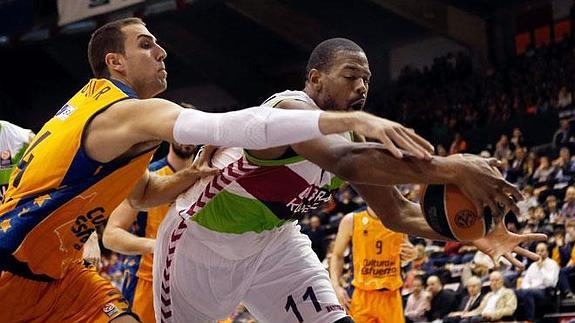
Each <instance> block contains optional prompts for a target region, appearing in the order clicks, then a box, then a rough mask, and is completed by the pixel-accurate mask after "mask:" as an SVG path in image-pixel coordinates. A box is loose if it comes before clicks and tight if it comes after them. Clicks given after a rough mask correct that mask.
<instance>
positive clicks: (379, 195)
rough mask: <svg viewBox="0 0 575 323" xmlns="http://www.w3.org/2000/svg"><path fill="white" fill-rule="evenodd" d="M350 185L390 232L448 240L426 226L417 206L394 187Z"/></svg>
mask: <svg viewBox="0 0 575 323" xmlns="http://www.w3.org/2000/svg"><path fill="white" fill-rule="evenodd" d="M352 185H353V187H354V188H355V189H356V190H357V192H358V193H359V194H361V196H362V197H363V199H364V200H365V202H366V203H367V205H369V207H370V208H371V209H372V210H373V211H374V212H375V214H377V216H378V217H379V219H380V220H381V222H383V224H384V225H385V226H386V227H387V228H389V229H390V230H393V231H396V232H403V233H406V234H410V235H415V236H419V237H423V238H427V239H432V240H449V239H448V238H446V237H444V236H442V235H440V234H439V233H437V232H435V231H434V230H433V229H432V228H431V227H430V226H429V224H427V221H426V220H425V218H424V217H423V213H422V212H421V207H420V206H419V205H418V204H416V203H413V202H410V201H408V200H406V199H405V198H404V197H403V196H401V194H400V193H399V192H398V191H397V189H395V188H394V187H392V186H373V185H362V184H355V183H354V184H352Z"/></svg>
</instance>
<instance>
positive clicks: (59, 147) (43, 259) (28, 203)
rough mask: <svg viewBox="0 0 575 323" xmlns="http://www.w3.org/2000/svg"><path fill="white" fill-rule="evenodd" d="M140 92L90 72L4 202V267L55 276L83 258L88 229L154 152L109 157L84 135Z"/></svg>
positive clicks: (41, 137) (32, 150)
mask: <svg viewBox="0 0 575 323" xmlns="http://www.w3.org/2000/svg"><path fill="white" fill-rule="evenodd" d="M134 98H137V95H136V93H135V92H134V91H133V90H132V89H131V88H129V87H127V86H126V85H124V84H122V83H120V82H118V81H115V80H107V79H91V80H90V81H89V82H88V84H86V85H85V86H84V87H83V88H82V89H81V90H80V91H79V92H78V93H76V94H75V95H74V96H73V97H72V98H71V99H70V100H69V101H68V102H67V103H66V104H65V105H64V106H63V107H62V108H61V109H60V110H59V111H58V112H57V113H56V115H55V116H54V117H53V118H52V119H50V120H49V121H48V122H47V123H46V124H45V125H44V126H43V127H42V129H41V130H40V131H39V132H38V134H37V135H36V137H35V138H34V140H33V141H32V142H31V144H30V146H29V147H28V149H27V150H26V152H25V153H24V156H23V157H22V159H21V160H20V162H19V164H18V166H17V167H16V169H15V171H14V172H13V173H12V175H11V177H10V182H9V186H8V191H7V192H6V196H5V201H4V203H3V204H2V205H1V206H0V270H1V271H9V272H12V273H14V274H16V275H20V276H23V277H27V278H30V279H34V280H52V279H58V278H61V277H63V276H64V275H65V273H66V270H67V268H68V266H69V265H70V264H73V263H74V262H77V261H78V259H80V258H81V256H82V249H83V245H84V243H85V242H86V240H87V239H88V237H89V236H90V234H91V233H92V232H93V231H94V230H96V229H99V228H102V227H103V226H104V225H105V222H106V219H107V218H108V217H109V215H110V213H111V211H112V210H114V209H115V208H116V206H118V205H119V204H120V203H121V202H122V200H124V199H125V198H126V197H127V196H128V194H129V192H130V191H131V190H132V188H133V187H134V185H135V184H136V182H137V181H138V180H139V179H140V178H141V176H142V175H143V174H144V172H145V171H146V167H147V166H148V164H149V162H150V160H151V158H152V155H153V153H154V151H155V147H154V148H152V149H150V150H147V151H145V152H142V153H140V154H139V155H138V156H134V157H130V158H123V159H122V158H121V159H118V160H114V161H112V162H108V163H100V162H98V161H95V160H93V159H91V158H90V157H89V156H88V155H87V153H86V150H85V147H84V145H83V137H84V135H85V131H86V128H87V125H88V124H89V123H90V121H91V120H92V119H93V118H94V117H95V116H97V115H98V114H99V113H101V112H103V111H105V110H106V109H107V108H109V107H110V106H111V105H113V104H114V103H117V102H119V101H121V100H125V99H134Z"/></svg>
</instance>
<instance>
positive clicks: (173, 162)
mask: <svg viewBox="0 0 575 323" xmlns="http://www.w3.org/2000/svg"><path fill="white" fill-rule="evenodd" d="M167 159H168V164H170V166H172V167H173V168H174V170H175V171H176V172H177V171H179V170H181V169H183V168H184V167H186V160H185V159H181V158H180V157H178V155H176V154H175V153H174V152H172V151H171V150H170V152H169V153H168V157H167Z"/></svg>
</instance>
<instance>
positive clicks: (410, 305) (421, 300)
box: [404, 276, 430, 323]
mask: <svg viewBox="0 0 575 323" xmlns="http://www.w3.org/2000/svg"><path fill="white" fill-rule="evenodd" d="M429 306H430V305H429V298H428V297H427V295H426V291H424V290H423V278H421V276H416V277H415V278H414V279H413V292H412V293H411V295H409V297H408V298H407V305H405V312H404V313H405V317H406V318H407V319H408V320H410V321H411V322H413V323H417V322H422V321H426V317H425V312H427V311H428V310H429Z"/></svg>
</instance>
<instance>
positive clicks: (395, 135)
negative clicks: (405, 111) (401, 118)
mask: <svg viewBox="0 0 575 323" xmlns="http://www.w3.org/2000/svg"><path fill="white" fill-rule="evenodd" d="M388 135H389V137H390V138H391V140H393V142H394V143H396V144H397V145H398V146H399V148H403V149H405V150H406V151H407V152H409V153H410V154H412V155H413V156H415V157H416V158H417V159H424V154H423V150H420V149H418V147H416V145H415V144H414V143H412V142H411V141H410V139H409V137H407V136H405V135H404V134H403V133H401V132H399V131H397V130H395V129H389V130H388Z"/></svg>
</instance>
